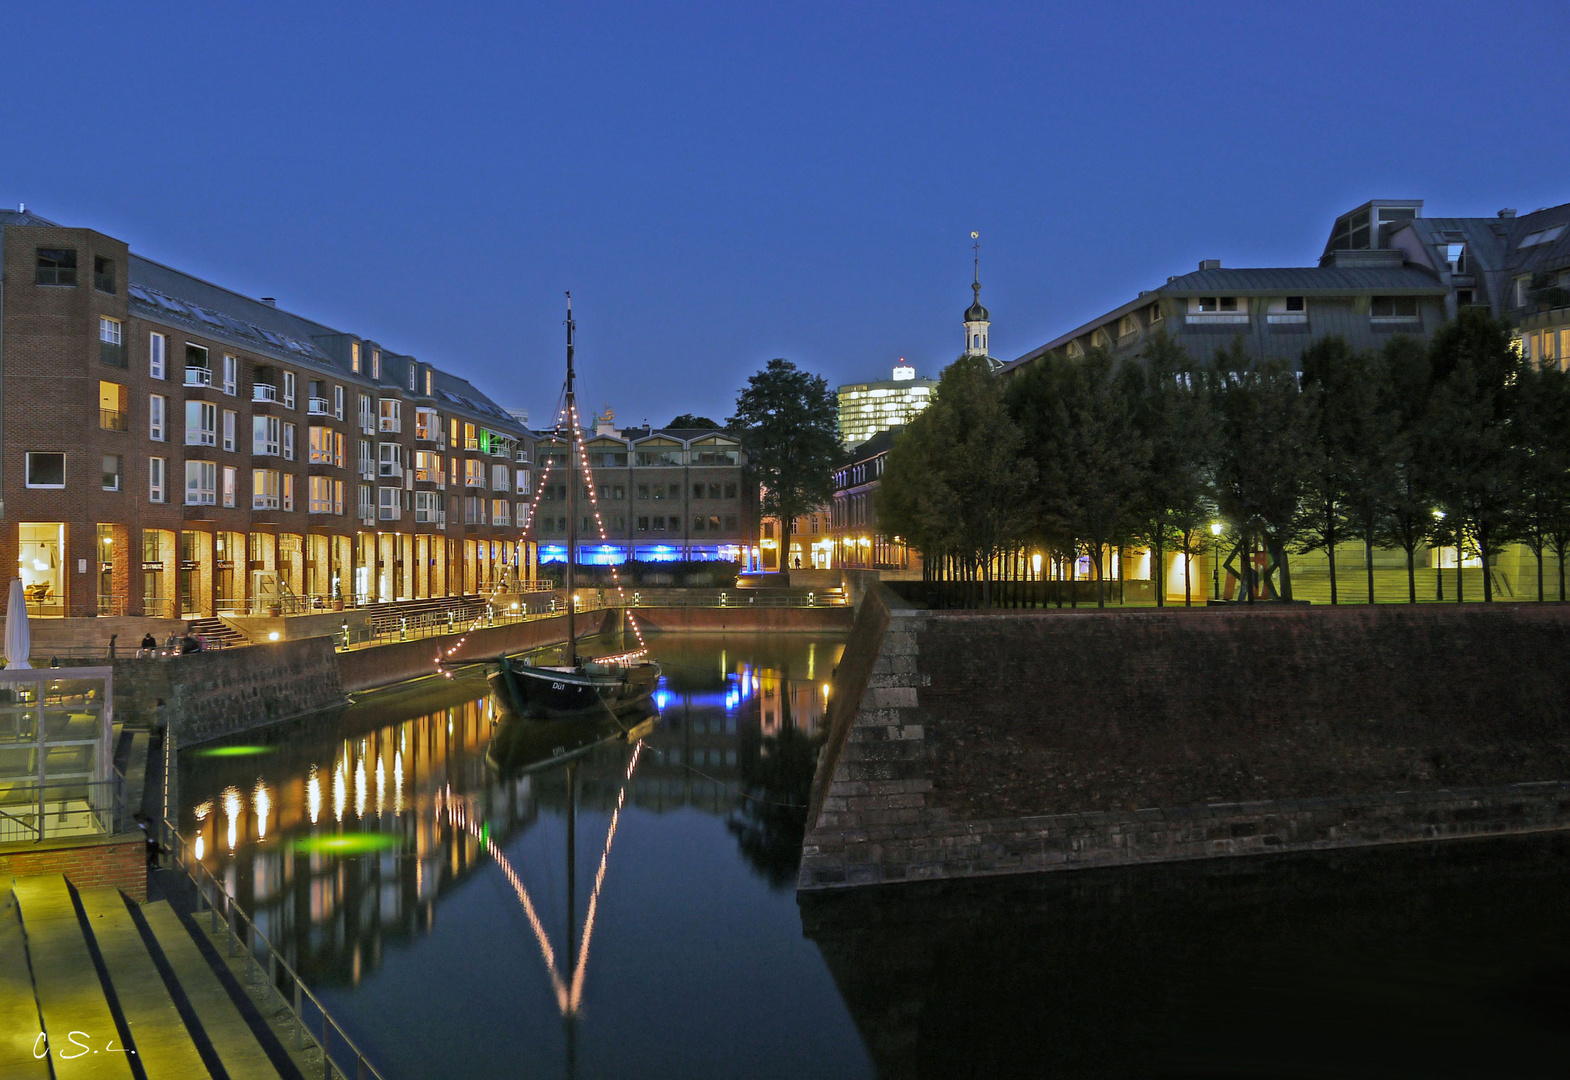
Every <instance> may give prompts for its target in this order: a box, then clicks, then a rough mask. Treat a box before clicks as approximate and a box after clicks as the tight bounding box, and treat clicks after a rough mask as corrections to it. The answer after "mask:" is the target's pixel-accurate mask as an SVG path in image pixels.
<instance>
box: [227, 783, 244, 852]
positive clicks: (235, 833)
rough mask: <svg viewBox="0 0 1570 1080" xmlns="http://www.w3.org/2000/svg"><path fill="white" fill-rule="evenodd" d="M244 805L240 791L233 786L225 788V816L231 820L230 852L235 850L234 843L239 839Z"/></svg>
mask: <svg viewBox="0 0 1570 1080" xmlns="http://www.w3.org/2000/svg"><path fill="white" fill-rule="evenodd" d="M243 809H244V804H243V803H242V802H240V789H239V788H237V787H234V786H233V785H231V786H229V787H226V788H224V815H225V816H226V817H228V819H229V850H230V851H233V850H234V843H235V841H236V840H238V839H239V833H240V811H241V810H243Z"/></svg>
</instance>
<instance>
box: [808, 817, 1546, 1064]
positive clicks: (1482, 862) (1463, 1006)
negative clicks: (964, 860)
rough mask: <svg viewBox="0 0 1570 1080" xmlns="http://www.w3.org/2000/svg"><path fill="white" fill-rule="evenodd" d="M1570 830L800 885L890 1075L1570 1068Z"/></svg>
mask: <svg viewBox="0 0 1570 1080" xmlns="http://www.w3.org/2000/svg"><path fill="white" fill-rule="evenodd" d="M1567 856H1570V838H1566V837H1564V836H1562V835H1560V836H1543V837H1525V838H1520V839H1512V840H1505V841H1483V842H1465V843H1462V842H1452V843H1446V844H1441V845H1431V846H1423V845H1413V846H1404V847H1399V848H1380V849H1374V850H1367V851H1361V852H1342V853H1326V854H1323V855H1306V856H1290V857H1277V858H1255V859H1244V860H1215V861H1207V862H1202V863H1190V864H1182V865H1176V866H1166V867H1138V868H1126V869H1118V870H1095V871H1079V872H1074V873H1066V874H1047V875H1032V876H1026V877H1017V878H995V879H989V880H983V881H972V882H964V883H948V884H937V883H935V884H932V885H909V886H891V887H888V888H878V889H869V890H857V891H855V892H854V893H830V894H821V893H820V894H815V895H814V894H807V895H803V896H802V898H801V911H802V923H803V929H804V931H805V933H806V934H807V936H808V937H809V938H811V939H812V940H813V941H815V942H816V943H817V944H818V946H819V948H820V949H821V950H822V953H823V957H824V959H825V960H826V961H827V963H828V965H829V968H830V970H831V971H832V972H833V974H834V978H835V981H836V983H837V984H838V986H839V989H840V992H841V994H842V995H843V996H844V998H845V1001H846V1003H847V1004H848V1005H849V1007H850V1009H851V1012H852V1015H853V1016H854V1018H855V1020H856V1024H857V1026H858V1027H859V1028H860V1030H861V1034H862V1037H863V1038H864V1040H865V1041H866V1044H867V1046H868V1048H869V1049H870V1050H871V1052H872V1054H873V1057H874V1059H875V1061H876V1062H877V1068H878V1074H879V1075H880V1076H882V1077H901V1078H903V1077H949V1076H961V1075H966V1076H989V1077H1016V1076H1018V1077H1026V1076H1029V1077H1035V1076H1042V1075H1051V1076H1060V1077H1065V1078H1078V1077H1202V1076H1203V1077H1212V1076H1250V1077H1252V1076H1260V1077H1264V1076H1269V1077H1325V1076H1337V1077H1388V1076H1424V1077H1452V1076H1453V1077H1472V1076H1517V1077H1519V1076H1562V1075H1564V1062H1565V1061H1566V1060H1567V1057H1566V1055H1567V1052H1570V1020H1567V1017H1570V1010H1567V1008H1566V1007H1567V1006H1570V922H1567V921H1566V919H1565V915H1566V906H1567V901H1566V896H1567V895H1570V860H1567Z"/></svg>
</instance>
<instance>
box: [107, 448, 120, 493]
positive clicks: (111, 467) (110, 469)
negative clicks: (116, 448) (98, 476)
mask: <svg viewBox="0 0 1570 1080" xmlns="http://www.w3.org/2000/svg"><path fill="white" fill-rule="evenodd" d="M104 490H105V491H119V490H120V455H119V454H105V455H104Z"/></svg>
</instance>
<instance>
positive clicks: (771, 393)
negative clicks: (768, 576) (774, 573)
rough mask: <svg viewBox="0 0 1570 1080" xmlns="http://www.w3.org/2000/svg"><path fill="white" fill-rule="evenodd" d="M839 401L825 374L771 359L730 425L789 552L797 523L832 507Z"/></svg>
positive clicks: (745, 394) (749, 386)
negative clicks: (775, 519) (827, 507)
mask: <svg viewBox="0 0 1570 1080" xmlns="http://www.w3.org/2000/svg"><path fill="white" fill-rule="evenodd" d="M838 408H839V400H838V398H837V397H836V396H835V394H834V391H833V390H832V389H830V388H829V384H828V382H827V380H825V379H824V378H823V376H821V375H814V374H812V373H811V372H807V371H802V370H801V369H800V368H798V367H797V366H796V365H795V364H793V363H791V362H790V361H789V360H784V359H774V360H770V361H769V362H768V364H767V365H766V366H765V367H764V368H763V370H762V371H759V372H757V373H756V374H754V375H753V376H752V377H751V378H749V379H748V380H747V386H746V388H745V389H743V390H742V391H741V393H740V394H739V395H738V396H737V398H736V412H735V415H733V416H732V417H731V418H730V419H729V420H727V421H726V426H727V427H728V428H729V429H730V430H732V431H734V432H735V433H736V435H737V437H738V438H739V439H740V440H741V445H742V448H743V449H744V450H745V451H746V453H747V468H748V470H749V472H750V473H751V475H752V476H753V477H754V478H756V480H757V481H758V483H759V485H760V489H761V496H760V501H761V504H762V509H763V513H764V515H765V516H767V517H777V518H779V519H780V520H781V522H782V523H783V525H784V530H785V538H784V539H785V547H784V549H783V550H784V553H785V554H784V556H783V557H782V558H788V556H789V553H790V534H791V530H792V525H793V522H794V521H795V519H796V518H797V517H799V516H800V515H802V514H805V513H810V512H811V511H813V510H817V509H819V508H820V507H823V506H827V505H828V504H829V502H830V500H831V499H832V498H833V495H834V470H835V468H836V467H837V466H838V465H839V463H840V460H841V457H842V455H841V452H840V445H839V423H838Z"/></svg>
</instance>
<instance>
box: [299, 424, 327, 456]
mask: <svg viewBox="0 0 1570 1080" xmlns="http://www.w3.org/2000/svg"><path fill="white" fill-rule="evenodd" d="M333 434H334V432H333V429H332V428H325V427H317V426H315V425H314V424H313V425H312V426H311V427H310V429H309V430H308V431H306V433H305V437H306V452H307V453H308V454H309V455H310V462H311V464H312V465H331V464H333Z"/></svg>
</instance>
